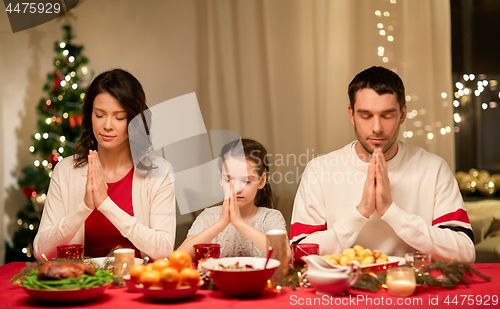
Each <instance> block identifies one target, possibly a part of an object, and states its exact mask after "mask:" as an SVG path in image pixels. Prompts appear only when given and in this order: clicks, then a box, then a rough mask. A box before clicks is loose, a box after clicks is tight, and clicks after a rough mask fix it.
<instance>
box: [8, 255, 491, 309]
mask: <svg viewBox="0 0 500 309" xmlns="http://www.w3.org/2000/svg"><path fill="white" fill-rule="evenodd" d="M24 266H25V264H24V263H19V262H16V263H9V264H7V265H4V266H2V267H0V308H34V307H38V308H47V307H56V306H55V305H54V304H47V303H43V302H40V301H37V300H35V299H33V298H31V297H30V296H28V295H27V294H26V292H25V291H24V290H23V288H21V287H20V286H16V285H12V284H11V283H10V279H11V278H12V277H13V276H14V275H15V274H16V273H18V272H19V271H20V270H21V269H22V268H23V267H24ZM474 266H475V267H476V268H477V269H478V270H479V271H481V272H482V273H484V274H486V275H489V276H491V277H492V281H491V282H487V281H484V280H482V279H481V278H478V277H474V278H472V279H471V280H470V285H469V286H465V285H460V286H459V287H458V288H457V289H445V288H425V287H424V288H417V291H416V292H415V294H414V295H413V296H411V297H405V298H398V297H393V296H390V295H389V294H388V293H387V292H386V291H379V292H377V293H371V292H364V291H359V290H350V291H349V295H347V296H340V297H329V296H319V295H316V294H315V291H314V289H302V288H298V289H297V290H295V291H293V290H291V289H286V288H285V289H282V290H274V289H268V290H266V291H265V292H264V294H263V295H262V297H260V298H258V299H249V300H238V299H229V298H226V297H224V296H223V295H222V294H221V293H220V292H218V291H206V290H199V291H198V292H197V293H196V294H195V295H193V296H192V297H191V298H188V299H186V300H183V301H180V302H176V303H162V302H154V301H151V300H149V299H148V298H146V297H145V296H144V295H143V294H142V293H131V292H129V291H128V290H127V289H126V288H117V287H113V288H109V289H107V290H106V291H105V292H104V294H102V295H101V296H100V297H99V298H97V299H94V300H92V301H89V302H85V303H79V304H74V305H71V306H64V305H63V306H58V305H57V307H58V308H69V307H71V308H75V307H89V308H106V309H108V308H114V309H119V308H120V309H121V308H139V307H140V308H146V309H147V308H156V307H164V306H165V305H166V304H168V307H169V308H177V307H182V308H200V307H202V306H203V307H205V308H217V309H223V308H252V309H256V308H261V309H264V308H265V309H276V308H297V307H302V306H307V307H312V306H314V307H316V306H332V305H333V306H340V307H341V308H372V307H376V308H377V307H378V308H380V307H386V306H395V307H396V308H397V307H403V308H434V309H436V308H500V264H499V263H496V264H474ZM495 304H496V305H495Z"/></svg>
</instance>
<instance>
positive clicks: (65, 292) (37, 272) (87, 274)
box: [20, 261, 113, 302]
mask: <svg viewBox="0 0 500 309" xmlns="http://www.w3.org/2000/svg"><path fill="white" fill-rule="evenodd" d="M112 278H113V276H112V275H111V274H110V272H109V271H107V270H102V269H97V270H96V269H95V268H94V266H92V265H87V264H84V263H81V262H66V261H65V262H47V263H44V264H43V265H42V266H41V267H37V268H34V269H32V271H31V274H30V275H26V276H24V277H23V279H22V281H21V282H20V285H21V286H22V287H23V288H24V290H25V291H26V292H27V293H28V295H30V296H31V297H33V298H36V299H39V300H42V301H49V302H81V301H87V300H90V299H94V298H96V297H98V296H99V295H101V294H102V293H103V292H104V291H105V290H106V289H107V288H108V287H109V286H110V285H111V280H112Z"/></svg>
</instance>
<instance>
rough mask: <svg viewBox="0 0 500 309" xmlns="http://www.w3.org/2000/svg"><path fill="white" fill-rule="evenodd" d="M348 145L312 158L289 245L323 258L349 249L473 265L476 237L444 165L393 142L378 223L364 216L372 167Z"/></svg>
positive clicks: (420, 151)
mask: <svg viewBox="0 0 500 309" xmlns="http://www.w3.org/2000/svg"><path fill="white" fill-rule="evenodd" d="M355 143H356V142H352V143H350V144H349V145H347V146H345V147H344V148H342V149H339V150H337V151H334V152H331V153H329V154H327V155H324V156H321V157H317V158H315V159H313V160H311V161H310V162H309V163H308V165H307V167H306V169H305V171H304V174H303V175H302V180H301V183H300V186H299V189H298V192H297V195H296V197H295V203H294V207H293V213H292V222H291V223H292V225H291V229H290V241H291V242H292V243H294V242H299V241H300V242H301V243H318V244H319V245H320V254H332V253H341V252H342V250H343V249H345V248H349V247H351V246H353V245H361V246H363V247H365V248H370V249H372V250H375V249H377V250H380V251H382V253H385V254H387V255H396V256H404V254H405V253H407V252H414V251H415V250H418V251H422V252H426V253H431V254H432V257H433V259H445V260H449V259H455V260H461V261H465V262H472V261H473V260H474V258H475V250H474V242H473V234H472V230H471V226H470V223H469V219H468V216H467V213H466V211H465V207H464V203H463V200H462V197H461V195H460V191H459V189H458V185H457V182H456V180H455V178H454V177H453V174H452V172H451V170H450V169H449V167H448V165H447V164H446V162H445V161H444V160H443V159H442V158H440V157H439V156H436V155H434V154H431V153H428V152H427V151H425V150H424V149H422V148H419V147H414V146H410V145H406V144H404V143H402V142H398V152H397V154H396V155H395V156H394V157H393V158H392V159H391V160H389V161H387V169H388V174H389V180H390V182H391V195H392V200H393V203H392V204H391V206H390V207H389V209H388V210H387V212H386V213H385V214H384V215H383V216H382V217H381V216H380V215H379V214H378V213H377V212H376V211H375V212H374V213H373V214H372V215H371V216H370V217H369V218H365V217H364V216H362V215H361V214H360V213H359V212H358V211H357V210H356V206H357V205H358V204H359V203H360V201H361V196H362V193H363V188H364V183H365V179H366V177H367V172H368V166H369V163H365V162H363V161H362V160H361V159H360V158H359V157H358V156H357V155H356V153H355V150H354V145H355Z"/></svg>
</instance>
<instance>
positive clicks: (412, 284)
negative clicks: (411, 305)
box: [385, 267, 416, 297]
mask: <svg viewBox="0 0 500 309" xmlns="http://www.w3.org/2000/svg"><path fill="white" fill-rule="evenodd" d="M385 283H386V284H387V291H388V292H389V294H391V295H393V296H400V297H404V296H410V295H412V294H413V293H414V292H415V288H416V281H415V271H414V270H413V268H410V267H395V268H390V269H388V270H387V277H386V280H385Z"/></svg>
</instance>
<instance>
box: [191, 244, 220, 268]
mask: <svg viewBox="0 0 500 309" xmlns="http://www.w3.org/2000/svg"><path fill="white" fill-rule="evenodd" d="M193 247H194V266H195V267H198V264H199V265H200V266H201V265H202V264H203V263H204V262H206V261H208V260H211V259H218V258H219V257H220V245H219V244H196V245H194V246H193Z"/></svg>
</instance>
